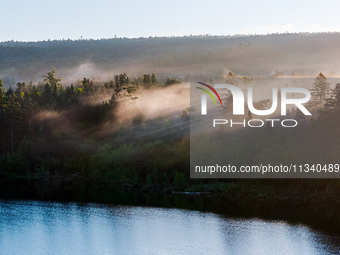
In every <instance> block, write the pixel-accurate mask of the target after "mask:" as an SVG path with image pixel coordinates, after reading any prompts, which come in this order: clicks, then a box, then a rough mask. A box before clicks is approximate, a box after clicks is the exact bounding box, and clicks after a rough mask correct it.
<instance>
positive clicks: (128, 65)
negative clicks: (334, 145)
mask: <svg viewBox="0 0 340 255" xmlns="http://www.w3.org/2000/svg"><path fill="white" fill-rule="evenodd" d="M339 43H340V33H296V34H271V35H251V36H187V37H156V38H153V37H150V38H136V39H128V38H113V39H102V40H89V39H83V40H77V41H72V40H55V41H41V42H15V41H9V42H1V43H0V59H1V61H0V76H2V77H3V78H4V83H5V86H6V87H8V86H14V85H15V84H16V82H18V81H25V82H29V81H31V80H32V81H33V82H37V81H40V80H41V77H42V75H44V74H46V73H47V72H48V71H49V70H51V67H54V68H56V70H57V72H58V74H59V75H60V76H61V77H63V83H64V85H66V86H67V85H70V84H71V83H73V82H75V81H76V80H77V79H80V78H81V77H89V78H96V80H100V81H107V80H110V79H112V78H113V76H114V75H116V74H119V73H123V72H126V73H127V74H128V75H129V76H141V75H143V74H145V73H151V72H155V73H156V74H157V77H158V79H160V80H162V79H165V78H166V77H170V78H172V77H177V78H180V79H182V81H187V80H189V79H190V76H191V77H192V76H201V77H202V76H205V77H220V76H225V75H226V74H228V73H229V71H231V72H233V73H235V74H236V75H248V76H252V77H261V76H265V77H269V76H271V75H273V73H274V70H277V69H278V70H279V71H280V72H283V77H289V76H290V75H291V74H292V73H294V74H295V75H296V77H310V78H312V77H315V76H316V75H317V74H318V73H320V72H322V73H323V74H325V75H326V76H327V77H328V78H332V77H339V75H340V70H339V68H338V66H339V64H338V58H339V56H340V52H339V50H338V49H337V46H338V45H339Z"/></svg>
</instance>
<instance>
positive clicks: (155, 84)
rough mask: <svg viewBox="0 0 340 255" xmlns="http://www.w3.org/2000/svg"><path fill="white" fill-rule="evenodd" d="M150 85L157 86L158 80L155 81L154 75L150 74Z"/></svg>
mask: <svg viewBox="0 0 340 255" xmlns="http://www.w3.org/2000/svg"><path fill="white" fill-rule="evenodd" d="M151 84H152V85H154V86H157V85H158V80H157V77H156V74H155V73H152V74H151Z"/></svg>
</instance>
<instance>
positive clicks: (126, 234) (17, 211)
mask: <svg viewBox="0 0 340 255" xmlns="http://www.w3.org/2000/svg"><path fill="white" fill-rule="evenodd" d="M339 247H340V236H339V235H336V234H326V232H319V231H316V230H314V229H313V228H310V227H308V226H306V225H301V224H288V223H287V222H285V221H274V220H261V219H258V218H247V219H246V218H236V217H227V216H223V215H220V214H214V213H209V212H198V211H192V210H185V209H171V208H157V207H143V206H116V205H107V204H96V203H76V202H44V201H32V200H0V254H2V255H5V254H11V255H12V254H34V255H39V254H242V255H243V254H309V255H313V254H339Z"/></svg>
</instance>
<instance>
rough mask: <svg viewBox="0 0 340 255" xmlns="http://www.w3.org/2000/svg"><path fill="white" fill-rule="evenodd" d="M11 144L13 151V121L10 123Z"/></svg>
mask: <svg viewBox="0 0 340 255" xmlns="http://www.w3.org/2000/svg"><path fill="white" fill-rule="evenodd" d="M11 144H12V152H14V149H13V123H11Z"/></svg>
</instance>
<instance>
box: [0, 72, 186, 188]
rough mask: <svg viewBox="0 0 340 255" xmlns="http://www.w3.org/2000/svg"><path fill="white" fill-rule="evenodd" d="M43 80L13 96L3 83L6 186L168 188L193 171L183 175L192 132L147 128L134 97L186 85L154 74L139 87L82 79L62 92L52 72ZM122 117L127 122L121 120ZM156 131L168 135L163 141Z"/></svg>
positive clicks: (174, 125) (166, 124) (170, 126)
mask: <svg viewBox="0 0 340 255" xmlns="http://www.w3.org/2000/svg"><path fill="white" fill-rule="evenodd" d="M44 78H45V79H44V81H43V82H41V83H39V84H37V85H35V84H32V83H30V84H25V83H20V82H19V83H17V87H16V89H15V90H14V91H13V89H9V90H8V91H6V89H5V88H4V84H3V82H2V80H0V93H1V94H0V99H1V101H0V117H1V122H0V129H1V134H3V135H2V136H1V141H0V143H1V144H2V146H0V147H1V149H0V151H1V154H2V156H0V161H1V162H0V165H1V169H0V175H1V177H2V178H3V179H17V178H28V179H38V180H42V181H44V182H47V183H60V182H61V181H62V180H71V181H79V180H90V179H91V180H97V181H103V182H106V183H115V182H118V183H120V182H121V183H124V184H126V183H130V184H131V183H133V184H136V183H137V182H138V181H139V180H140V179H143V180H145V181H146V182H147V183H150V182H153V181H155V182H158V181H159V182H162V181H164V182H167V185H169V181H170V182H171V184H172V183H173V181H174V180H173V176H176V174H175V173H176V171H181V172H184V170H188V169H183V162H186V161H187V158H188V152H189V149H188V143H186V142H183V141H182V140H181V139H182V137H183V132H187V130H184V131H182V130H181V129H180V128H178V125H181V124H182V123H181V120H179V119H178V118H177V120H172V121H169V120H167V119H166V118H158V119H156V120H153V121H144V120H143V118H144V116H143V115H142V114H141V113H140V112H139V109H138V107H137V106H136V101H137V100H138V97H137V96H135V94H136V92H137V91H139V90H141V89H143V90H145V91H146V92H147V91H148V90H151V89H156V90H157V89H162V88H164V87H167V86H170V85H174V84H180V83H181V81H180V80H177V79H167V80H166V81H165V82H164V83H163V84H159V83H158V79H157V77H156V74H155V73H152V74H151V75H149V74H145V75H144V76H142V77H137V78H133V79H131V78H129V77H128V76H127V74H126V73H122V74H120V75H116V76H114V79H113V80H111V81H109V82H105V83H96V82H95V81H93V80H89V79H87V78H84V79H83V80H79V81H78V82H77V85H76V86H74V85H73V84H71V86H69V87H64V86H63V85H62V83H61V82H62V79H61V78H60V77H56V76H55V71H54V69H52V70H51V71H50V72H48V74H47V75H46V76H44ZM102 100H103V101H102ZM104 100H105V101H104ZM118 111H123V115H124V118H122V117H119V118H118V117H117V116H116V113H117V112H118ZM108 127H110V128H108ZM185 127H186V126H185ZM156 129H161V130H166V132H165V138H164V134H162V135H161V136H158V135H157V132H155V130H156ZM156 131H157V130H156ZM149 133H152V135H148V134H149ZM135 137H139V138H137V139H135ZM164 141H167V142H166V143H164ZM159 152H161V153H159ZM164 157H165V158H167V160H166V161H164ZM163 186H166V185H163Z"/></svg>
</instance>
